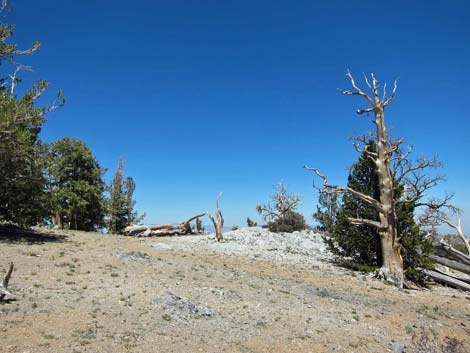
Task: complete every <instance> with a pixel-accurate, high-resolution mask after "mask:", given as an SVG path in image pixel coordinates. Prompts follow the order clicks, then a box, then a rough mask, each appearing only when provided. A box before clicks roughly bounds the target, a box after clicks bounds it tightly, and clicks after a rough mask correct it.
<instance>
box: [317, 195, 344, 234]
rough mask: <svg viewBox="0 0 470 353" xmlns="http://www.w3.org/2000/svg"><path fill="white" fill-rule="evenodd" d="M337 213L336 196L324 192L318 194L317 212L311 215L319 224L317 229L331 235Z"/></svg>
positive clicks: (337, 202)
mask: <svg viewBox="0 0 470 353" xmlns="http://www.w3.org/2000/svg"><path fill="white" fill-rule="evenodd" d="M338 211H339V200H338V194H335V193H326V192H324V193H320V197H319V199H318V205H317V211H316V212H315V213H314V214H313V219H315V220H316V221H317V222H318V223H319V224H320V225H319V226H318V229H319V230H320V231H323V232H326V233H327V234H331V233H333V230H334V227H335V225H336V221H337V219H338Z"/></svg>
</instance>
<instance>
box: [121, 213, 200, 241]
mask: <svg viewBox="0 0 470 353" xmlns="http://www.w3.org/2000/svg"><path fill="white" fill-rule="evenodd" d="M205 215H206V214H205V213H200V214H197V215H195V216H192V217H191V218H189V219H188V220H186V221H184V222H181V223H180V224H158V225H156V226H146V225H143V226H129V227H126V228H125V229H124V233H125V234H128V235H135V236H151V235H184V234H193V233H194V232H193V230H192V228H191V222H192V221H194V220H195V219H198V218H200V217H203V216H205Z"/></svg>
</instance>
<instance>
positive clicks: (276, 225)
mask: <svg viewBox="0 0 470 353" xmlns="http://www.w3.org/2000/svg"><path fill="white" fill-rule="evenodd" d="M268 228H269V230H270V231H271V232H274V233H292V232H295V231H300V230H304V229H306V228H307V223H305V218H304V216H302V215H301V214H300V213H297V212H294V211H290V212H287V213H286V215H285V216H284V217H283V218H279V219H277V220H276V221H274V222H269V223H268Z"/></svg>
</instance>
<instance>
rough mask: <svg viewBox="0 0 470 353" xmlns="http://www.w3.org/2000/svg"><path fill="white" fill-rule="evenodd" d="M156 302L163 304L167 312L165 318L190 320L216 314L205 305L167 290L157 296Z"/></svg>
mask: <svg viewBox="0 0 470 353" xmlns="http://www.w3.org/2000/svg"><path fill="white" fill-rule="evenodd" d="M153 303H154V304H157V305H161V306H162V307H163V308H164V309H165V311H166V313H165V314H164V315H163V316H162V318H163V319H164V320H167V321H169V320H171V319H173V320H179V321H189V320H190V319H193V318H201V317H206V318H207V317H212V316H214V315H215V314H214V313H213V312H212V311H210V310H209V309H208V308H206V307H204V306H199V305H195V304H194V303H192V302H190V301H189V300H185V299H183V298H181V297H179V296H177V295H176V294H173V293H171V292H166V293H165V294H164V295H162V296H160V297H158V298H156V299H155V300H154V301H153Z"/></svg>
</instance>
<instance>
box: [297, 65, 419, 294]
mask: <svg viewBox="0 0 470 353" xmlns="http://www.w3.org/2000/svg"><path fill="white" fill-rule="evenodd" d="M346 76H347V77H348V78H349V79H350V81H351V85H352V87H353V88H354V90H353V91H348V90H342V91H341V92H342V93H343V94H345V95H358V96H361V97H363V98H364V99H366V100H367V102H368V103H369V105H370V107H369V108H366V109H359V110H357V113H358V114H364V113H373V114H374V121H373V122H374V124H375V130H376V132H375V138H376V140H377V152H373V151H369V150H367V148H364V149H360V146H358V145H357V144H355V145H354V146H355V148H356V150H357V151H358V152H360V153H366V155H367V156H368V157H369V158H370V159H372V160H373V161H374V163H375V165H376V167H377V174H378V176H379V188H380V198H379V200H376V199H374V198H373V197H371V196H369V195H366V194H363V193H361V192H359V191H357V190H354V189H352V188H350V187H346V188H345V187H339V186H335V185H330V184H329V183H328V179H327V178H326V177H325V176H324V175H322V174H321V173H320V172H319V171H318V170H317V169H315V168H309V167H307V166H304V168H306V169H308V170H311V171H313V172H315V174H316V175H318V176H319V177H321V178H322V179H323V189H321V190H320V192H330V193H349V194H351V195H352V196H354V197H357V198H359V199H361V200H362V201H364V202H366V203H368V204H369V205H371V206H373V207H374V208H375V209H376V210H377V212H378V213H379V219H380V221H379V222H377V221H375V220H371V219H358V218H350V219H349V220H350V222H351V223H352V224H355V225H369V226H374V227H376V228H377V229H378V231H379V234H380V239H381V245H382V261H383V263H382V267H381V269H380V271H379V276H380V277H382V278H383V279H385V280H386V281H389V282H391V283H393V284H394V285H395V286H396V287H398V288H403V283H404V269H403V259H402V257H401V255H400V248H401V246H400V240H399V237H398V229H397V226H398V220H397V215H396V209H395V207H396V201H397V200H396V198H395V197H396V193H395V191H396V186H395V182H396V175H395V174H396V173H395V172H396V171H397V170H398V171H404V169H405V168H404V167H403V163H405V162H404V161H406V162H408V160H407V159H406V157H407V156H408V154H402V155H399V156H398V157H394V153H397V152H398V151H399V146H400V144H401V142H402V141H401V140H399V141H395V142H394V143H391V142H390V139H389V137H388V136H387V129H386V127H385V107H386V106H387V105H388V104H390V102H391V101H392V100H393V98H394V97H395V92H396V88H397V85H396V82H395V84H394V87H393V91H392V94H391V96H390V97H388V98H387V95H386V85H385V86H384V88H383V96H382V97H380V96H379V83H378V81H377V80H376V79H375V76H374V75H373V74H371V78H372V83H369V81H368V79H367V77H366V78H365V80H366V83H367V86H368V87H369V88H370V90H371V91H372V96H369V95H368V94H366V93H365V92H364V91H362V90H361V88H359V87H358V86H357V85H356V82H355V81H354V78H353V76H352V75H351V73H350V72H349V71H348V73H347V75H346ZM392 161H395V163H396V164H398V167H397V169H395V168H392V165H391V164H392ZM407 166H408V165H407ZM411 170H416V169H411V168H410V170H408V171H406V172H405V173H404V174H406V173H407V172H410V171H411ZM403 176H404V175H402V176H401V177H400V178H403ZM397 184H399V182H398V183H397Z"/></svg>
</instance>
